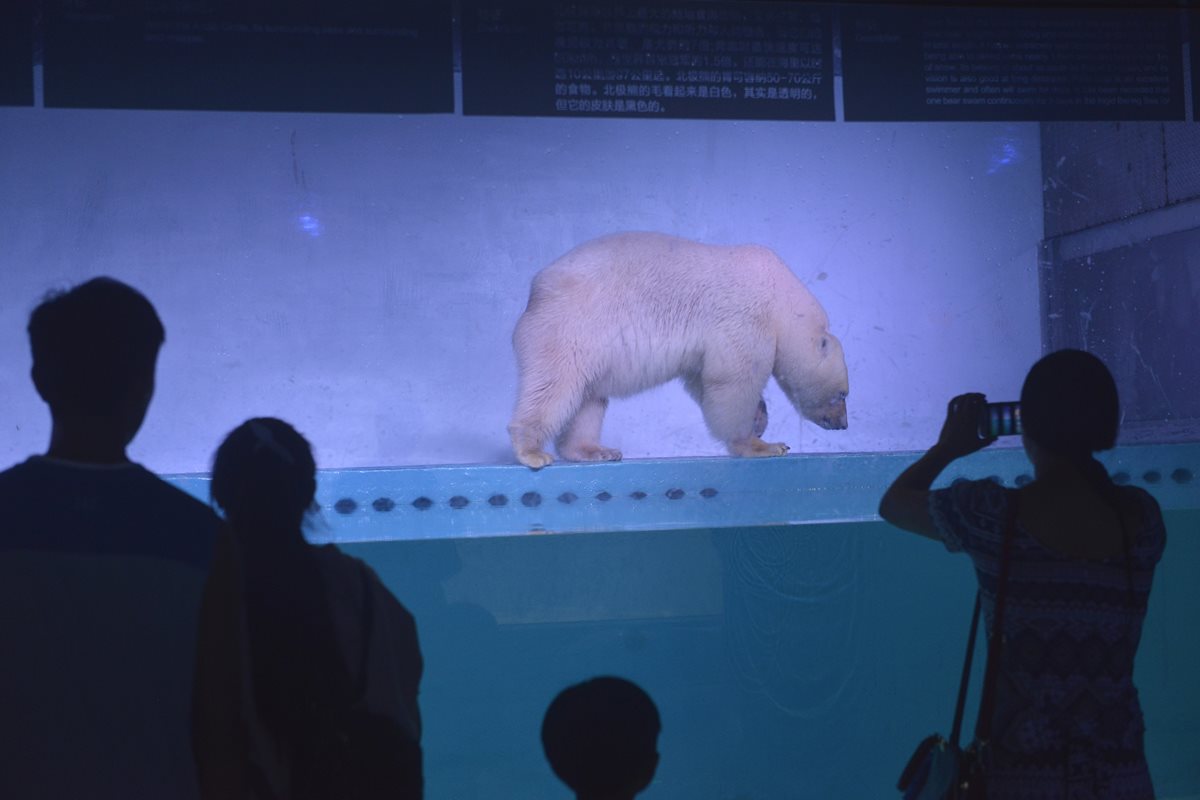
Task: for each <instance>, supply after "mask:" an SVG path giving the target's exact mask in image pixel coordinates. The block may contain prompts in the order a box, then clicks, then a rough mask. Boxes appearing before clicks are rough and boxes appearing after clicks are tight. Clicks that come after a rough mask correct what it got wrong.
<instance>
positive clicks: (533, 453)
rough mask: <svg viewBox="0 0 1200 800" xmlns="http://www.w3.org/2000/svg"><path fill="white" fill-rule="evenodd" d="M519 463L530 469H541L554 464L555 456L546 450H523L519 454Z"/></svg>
mask: <svg viewBox="0 0 1200 800" xmlns="http://www.w3.org/2000/svg"><path fill="white" fill-rule="evenodd" d="M517 461H520V462H521V463H522V464H524V465H525V466H527V467H529V468H530V469H541V468H542V467H544V466H546V465H547V464H551V463H553V462H554V456H552V455H550V454H549V453H547V452H546V451H544V450H522V451H521V452H519V453H517Z"/></svg>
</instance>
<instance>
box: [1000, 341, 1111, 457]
mask: <svg viewBox="0 0 1200 800" xmlns="http://www.w3.org/2000/svg"><path fill="white" fill-rule="evenodd" d="M1119 423H1120V404H1119V402H1118V399H1117V385H1116V382H1115V381H1114V380H1113V377H1112V374H1111V373H1110V372H1109V371H1108V367H1106V366H1104V362H1103V361H1101V360H1100V359H1099V358H1097V357H1096V356H1094V355H1092V354H1091V353H1085V352H1084V351H1082V350H1059V351H1058V352H1055V353H1051V354H1050V355H1048V356H1046V357H1045V358H1043V359H1041V360H1040V361H1038V362H1037V363H1036V364H1034V365H1033V368H1032V369H1030V370H1029V374H1028V375H1027V376H1026V377H1025V385H1024V386H1023V387H1022V388H1021V425H1022V427H1023V428H1024V431H1025V433H1024V438H1025V439H1026V440H1027V442H1032V443H1034V444H1035V445H1036V446H1037V447H1039V448H1041V449H1043V450H1045V451H1047V452H1049V453H1053V454H1055V455H1058V456H1063V457H1066V458H1068V459H1071V460H1075V461H1080V460H1084V459H1088V458H1090V457H1091V454H1092V453H1095V452H1097V451H1100V450H1108V449H1109V448H1111V447H1112V446H1113V445H1114V444H1116V441H1117V428H1118V425H1119Z"/></svg>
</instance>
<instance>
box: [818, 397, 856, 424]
mask: <svg viewBox="0 0 1200 800" xmlns="http://www.w3.org/2000/svg"><path fill="white" fill-rule="evenodd" d="M810 419H812V421H813V422H815V423H817V424H818V425H820V426H821V427H822V428H824V429H825V430H827V431H844V430H846V428H848V427H850V422H849V419H848V417H847V416H846V401H845V400H842V401H840V402H838V403H837V404H835V405H833V406H830V407H829V408H827V409H826V410H825V411H824V412H823V413H822V414H820V415H819V416H816V417H810Z"/></svg>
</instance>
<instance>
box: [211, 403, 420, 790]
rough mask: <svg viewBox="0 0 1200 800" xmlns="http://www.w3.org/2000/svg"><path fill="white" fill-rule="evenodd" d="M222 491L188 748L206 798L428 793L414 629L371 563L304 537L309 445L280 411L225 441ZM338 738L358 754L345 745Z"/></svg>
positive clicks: (219, 477) (219, 458)
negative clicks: (222, 523)
mask: <svg viewBox="0 0 1200 800" xmlns="http://www.w3.org/2000/svg"><path fill="white" fill-rule="evenodd" d="M211 492H212V498H213V501H214V503H215V504H216V505H217V506H218V507H219V508H220V509H221V510H222V511H224V513H225V518H226V521H227V523H228V525H227V527H228V531H227V533H226V535H224V536H222V537H221V539H220V540H219V542H218V547H217V555H216V558H215V560H214V566H213V570H212V574H211V575H210V577H209V582H208V585H207V587H206V590H205V598H204V602H203V605H202V610H201V622H200V633H199V642H198V655H197V670H196V673H197V677H196V687H195V691H194V703H193V742H194V748H193V749H194V751H195V753H196V760H197V766H198V772H199V777H200V782H201V788H202V791H203V793H204V795H205V796H206V797H213V798H216V797H256V798H267V797H289V798H308V797H312V798H317V797H331V796H337V797H347V798H350V797H373V796H375V795H374V794H373V790H374V788H383V787H392V788H393V793H392V794H391V795H389V796H391V797H406V798H407V797H420V796H421V769H420V762H421V758H420V749H419V742H420V735H421V719H420V712H419V710H418V706H417V689H418V684H419V682H420V678H421V672H422V660H421V654H420V649H419V646H418V643H417V634H416V626H415V623H414V621H413V618H412V615H410V614H409V613H408V611H407V610H406V609H405V608H404V607H403V606H402V605H400V603H399V602H398V601H397V600H396V599H395V598H394V597H393V596H392V594H391V593H390V592H389V591H388V590H387V588H386V587H385V586H384V585H383V584H382V582H380V580H379V578H378V577H377V576H376V575H375V573H374V572H373V571H372V570H371V569H370V568H369V567H368V566H367V565H366V564H364V563H363V562H361V561H359V560H358V559H355V558H352V557H350V556H347V555H345V554H343V553H341V552H340V551H339V550H338V549H337V548H336V547H334V546H333V545H324V546H315V545H312V544H309V543H308V542H307V541H306V539H305V538H304V534H303V528H304V524H305V520H306V517H307V516H308V515H309V514H311V513H312V511H313V510H314V508H315V504H314V496H315V493H316V466H315V463H314V460H313V455H312V450H311V448H310V447H309V445H308V442H307V441H305V439H304V437H303V436H301V435H300V434H299V433H297V432H296V430H295V429H293V428H292V427H291V426H290V425H288V424H287V423H286V422H283V421H281V420H278V419H272V418H258V419H252V420H249V421H247V422H246V423H244V424H242V425H241V426H239V427H238V428H236V429H235V430H234V431H233V432H232V433H230V434H229V436H228V437H227V438H226V439H225V441H224V442H223V443H222V444H221V446H220V448H219V449H218V450H217V454H216V457H215V459H214V462H213V478H212V487H211ZM346 709H355V710H356V711H355V714H356V716H354V717H353V718H351V717H349V716H348V714H349V712H347V711H346ZM339 740H343V741H351V742H352V743H353V745H354V747H353V751H352V752H345V753H340V754H339V753H338V752H337V749H338V747H339V744H338V742H339ZM339 759H340V761H339ZM368 784H376V785H377V787H373V786H370V785H368ZM396 787H402V789H403V791H402V792H401V793H397V792H396V791H395V789H396Z"/></svg>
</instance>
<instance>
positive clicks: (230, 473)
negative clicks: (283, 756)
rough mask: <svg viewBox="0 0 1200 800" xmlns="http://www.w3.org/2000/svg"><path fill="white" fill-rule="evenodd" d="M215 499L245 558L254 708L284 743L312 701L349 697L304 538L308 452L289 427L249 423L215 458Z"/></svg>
mask: <svg viewBox="0 0 1200 800" xmlns="http://www.w3.org/2000/svg"><path fill="white" fill-rule="evenodd" d="M210 491H211V495H212V499H213V502H214V503H215V504H216V505H217V506H218V507H219V508H220V509H222V510H223V511H224V512H225V514H226V517H227V519H228V521H229V523H230V526H231V528H232V529H233V533H234V536H235V539H236V540H237V542H238V550H239V552H240V553H241V554H242V566H243V576H242V592H243V597H244V598H245V614H246V625H247V633H248V635H249V640H250V666H251V675H252V679H253V685H254V692H255V697H256V701H257V702H258V704H259V710H260V712H261V714H262V717H263V720H264V722H265V723H266V725H267V727H268V728H269V729H271V730H272V731H273V732H274V733H275V734H276V735H277V736H281V737H286V736H287V735H288V731H289V730H291V729H293V728H294V727H295V726H296V725H297V724H300V723H299V722H298V720H300V719H302V717H300V716H298V715H301V714H302V713H303V712H304V710H305V709H306V708H307V707H308V706H309V702H310V699H311V697H313V696H314V693H316V694H320V693H321V692H323V691H325V690H326V689H328V690H329V691H333V692H345V691H348V690H347V688H346V685H347V683H348V678H347V677H346V676H345V674H344V669H343V668H342V665H341V660H340V655H339V652H340V651H339V649H338V637H337V634H336V631H335V630H334V627H333V620H332V617H331V614H330V607H329V599H328V595H327V591H326V587H325V581H324V579H323V577H322V571H321V568H320V564H319V561H318V558H317V553H316V548H314V547H310V546H308V544H307V542H306V541H305V539H304V534H303V523H304V519H305V515H306V514H308V513H309V512H310V511H311V510H312V509H313V507H314V505H313V498H314V495H315V491H316V462H315V460H314V459H313V453H312V448H311V447H310V446H309V443H308V441H307V440H306V439H305V438H304V437H303V436H301V435H300V433H299V432H297V431H296V429H295V428H293V427H292V426H291V425H289V424H288V423H286V422H284V421H283V420H279V419H275V418H272V417H257V418H255V419H251V420H247V421H246V422H244V423H242V424H241V425H239V426H238V427H237V428H235V429H234V430H233V431H232V432H231V433H230V434H229V435H228V436H227V437H226V438H225V441H224V442H222V443H221V446H220V447H219V448H218V449H217V453H216V456H215V457H214V459H213V475H212V485H211V489H210Z"/></svg>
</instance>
